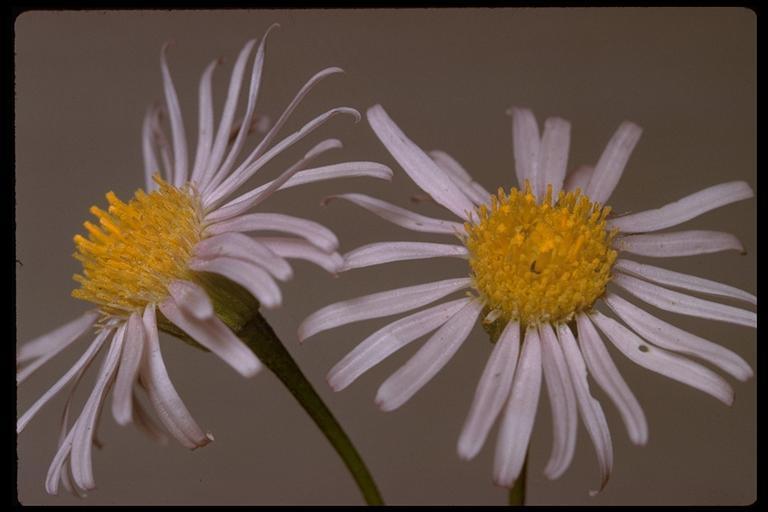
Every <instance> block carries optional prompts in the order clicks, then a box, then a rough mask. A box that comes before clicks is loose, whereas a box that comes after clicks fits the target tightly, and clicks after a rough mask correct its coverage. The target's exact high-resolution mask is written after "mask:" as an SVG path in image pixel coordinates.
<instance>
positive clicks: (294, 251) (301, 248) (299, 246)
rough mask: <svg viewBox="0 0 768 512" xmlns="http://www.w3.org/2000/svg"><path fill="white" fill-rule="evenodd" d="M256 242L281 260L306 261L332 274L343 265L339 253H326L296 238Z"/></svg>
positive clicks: (277, 238)
mask: <svg viewBox="0 0 768 512" xmlns="http://www.w3.org/2000/svg"><path fill="white" fill-rule="evenodd" d="M256 240H257V241H258V242H261V243H262V244H264V245H265V246H266V247H268V248H269V249H270V250H271V251H272V252H274V253H275V254H277V255H278V256H280V257H282V258H299V259H303V260H307V261H310V262H312V263H314V264H315V265H318V266H320V267H322V268H324V269H325V270H327V271H328V272H330V273H332V274H335V273H337V272H339V270H340V269H341V266H342V265H343V263H344V260H343V259H342V258H341V255H340V254H339V253H337V252H332V253H327V252H325V251H322V250H320V249H318V248H317V247H315V246H314V245H312V244H310V243H309V242H307V241H305V240H301V239H298V238H280V237H269V238H267V237H259V238H257V239H256Z"/></svg>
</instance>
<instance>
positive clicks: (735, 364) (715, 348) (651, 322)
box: [604, 293, 753, 381]
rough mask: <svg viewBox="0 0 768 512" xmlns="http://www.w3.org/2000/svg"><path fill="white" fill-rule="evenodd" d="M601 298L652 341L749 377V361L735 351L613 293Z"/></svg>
mask: <svg viewBox="0 0 768 512" xmlns="http://www.w3.org/2000/svg"><path fill="white" fill-rule="evenodd" d="M604 300H605V303H606V304H608V306H610V307H611V309H613V311H614V312H615V313H616V314H617V315H618V316H619V318H621V319H622V320H624V322H625V323H626V324H627V325H628V326H630V327H631V328H632V329H633V330H634V331H635V332H636V333H637V334H639V335H640V336H642V337H643V338H645V339H646V340H648V341H649V342H651V343H653V344H654V345H657V346H659V347H661V348H666V349H667V350H672V351H674V352H680V353H683V354H688V355H692V356H695V357H699V358H701V359H704V360H705V361H707V362H710V363H712V364H714V365H715V366H717V367H719V368H720V369H722V370H723V371H726V372H728V373H730V374H731V375H733V376H734V377H736V378H737V379H739V380H742V381H743V380H747V379H748V378H750V377H752V375H753V373H752V368H750V366H749V363H747V362H746V361H745V360H744V359H742V358H741V356H739V355H738V354H736V353H735V352H732V351H730V350H728V349H727V348H725V347H721V346H720V345H717V344H716V343H712V342H711V341H708V340H705V339H704V338H700V337H699V336H696V335H694V334H691V333H689V332H686V331H684V330H682V329H679V328H677V327H675V326H674V325H672V324H669V323H667V322H664V321H662V320H659V319H658V318H656V317H654V316H652V315H650V314H648V313H647V312H645V311H643V310H642V309H640V308H638V307H637V306H635V305H634V304H631V303H630V302H627V301H626V300H624V299H622V298H621V297H619V296H618V295H615V294H613V293H609V294H608V295H607V296H606V297H605V299H604Z"/></svg>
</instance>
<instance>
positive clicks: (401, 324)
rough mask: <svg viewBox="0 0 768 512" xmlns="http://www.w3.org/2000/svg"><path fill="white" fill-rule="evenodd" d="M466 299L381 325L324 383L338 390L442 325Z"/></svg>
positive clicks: (337, 366) (463, 304) (341, 362)
mask: <svg viewBox="0 0 768 512" xmlns="http://www.w3.org/2000/svg"><path fill="white" fill-rule="evenodd" d="M470 300H472V299H468V298H461V299H456V300H453V301H450V302H445V303H443V304H438V305H437V306H433V307H431V308H428V309H425V310H423V311H419V312H418V313H414V314H412V315H409V316H406V317H404V318H401V319H400V320H397V321H395V322H392V323H390V324H387V325H385V326H384V327H382V328H381V329H379V330H378V331H376V332H374V333H373V334H371V335H370V336H368V337H367V338H366V339H364V340H363V341H362V342H360V344H359V345H357V346H356V347H355V348H354V349H353V350H352V351H351V352H350V353H349V354H347V355H346V356H345V357H344V359H342V360H341V361H339V362H338V363H337V364H336V366H334V367H333V368H332V369H331V371H330V372H328V377H327V379H328V384H330V386H331V388H333V390H334V391H341V390H342V389H344V388H346V387H347V386H349V385H350V384H352V382H354V381H355V379H357V378H358V377H359V376H360V375H362V374H363V373H365V372H366V371H368V370H369V369H371V368H373V367H374V366H375V365H377V364H379V363H380V362H381V361H383V360H384V359H386V358H387V357H389V356H390V355H391V354H393V353H395V352H396V351H397V350H400V349H401V348H402V347H404V346H406V345H407V344H409V343H411V342H412V341H414V340H416V339H418V338H420V337H421V336H424V335H425V334H428V333H430V332H432V331H434V330H435V329H437V328H438V327H440V326H442V325H443V324H445V322H447V321H448V320H450V319H451V318H452V317H453V316H454V315H455V314H456V313H457V312H458V311H459V310H460V309H461V308H463V307H464V306H465V305H466V304H467V302H468V301H470Z"/></svg>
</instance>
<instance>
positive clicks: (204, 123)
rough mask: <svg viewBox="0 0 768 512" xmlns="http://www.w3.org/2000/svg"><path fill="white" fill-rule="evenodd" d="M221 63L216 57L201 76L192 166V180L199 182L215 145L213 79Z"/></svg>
mask: <svg viewBox="0 0 768 512" xmlns="http://www.w3.org/2000/svg"><path fill="white" fill-rule="evenodd" d="M219 64H221V59H216V60H214V61H213V62H211V63H210V64H208V67H207V68H205V71H204V72H203V76H202V77H201V78H200V92H199V94H198V98H199V100H198V101H199V107H198V109H199V122H198V129H197V152H196V153H195V163H194V165H193V166H192V173H191V175H190V176H191V177H190V181H191V182H193V183H195V184H197V183H199V181H200V179H201V178H202V176H203V173H204V172H205V169H206V167H205V166H206V164H207V163H208V158H209V157H210V155H211V147H212V146H213V93H212V91H211V80H212V79H213V72H214V71H215V70H216V67H217V66H218V65H219Z"/></svg>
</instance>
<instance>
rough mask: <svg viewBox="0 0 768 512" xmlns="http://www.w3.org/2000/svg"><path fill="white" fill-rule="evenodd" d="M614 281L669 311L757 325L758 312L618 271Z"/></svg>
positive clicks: (752, 325) (637, 295) (649, 302)
mask: <svg viewBox="0 0 768 512" xmlns="http://www.w3.org/2000/svg"><path fill="white" fill-rule="evenodd" d="M611 281H612V282H613V283H616V284H617V285H619V286H621V287H622V288H624V289H625V290H627V291H628V292H630V293H631V294H632V295H634V296H635V297H637V298H639V299H641V300H644V301H645V302H647V303H648V304H652V305H654V306H656V307H658V308H661V309H664V310H667V311H673V312H675V313H681V314H683V315H690V316H697V317H700V318H706V319H709V320H719V321H721V322H730V323H733V324H739V325H746V326H747V327H757V313H755V312H753V311H747V310H745V309H740V308H735V307H733V306H726V305H725V304H718V303H716V302H710V301H708V300H703V299H699V298H697V297H691V296H690V295H685V294H682V293H678V292H673V291H672V290H667V289H666V288H662V287H661V286H657V285H655V284H651V283H647V282H645V281H641V280H640V279H637V278H635V277H631V276H628V275H621V274H617V275H615V276H613V279H612V280H611Z"/></svg>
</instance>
